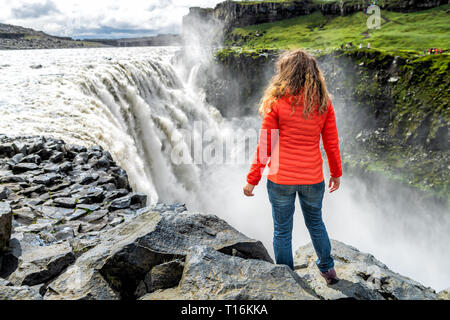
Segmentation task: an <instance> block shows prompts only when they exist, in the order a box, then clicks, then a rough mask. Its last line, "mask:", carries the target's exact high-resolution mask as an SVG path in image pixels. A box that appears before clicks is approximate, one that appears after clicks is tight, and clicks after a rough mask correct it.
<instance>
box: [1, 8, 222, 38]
mask: <svg viewBox="0 0 450 320" xmlns="http://www.w3.org/2000/svg"><path fill="white" fill-rule="evenodd" d="M219 2H221V0H0V23H6V24H13V25H19V26H23V27H27V28H32V29H35V30H40V31H44V32H46V33H49V34H51V35H55V36H66V37H73V38H75V39H89V38H125V37H126V38H128V37H141V36H151V35H157V34H162V33H179V32H180V31H181V21H182V18H183V16H184V15H186V14H187V13H188V12H189V7H196V6H197V7H214V6H215V5H216V4H217V3H219Z"/></svg>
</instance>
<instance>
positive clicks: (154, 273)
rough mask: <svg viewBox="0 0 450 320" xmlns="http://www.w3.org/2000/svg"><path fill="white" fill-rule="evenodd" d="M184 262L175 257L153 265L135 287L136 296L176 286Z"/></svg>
mask: <svg viewBox="0 0 450 320" xmlns="http://www.w3.org/2000/svg"><path fill="white" fill-rule="evenodd" d="M183 269H184V262H183V261H182V260H179V259H176V260H173V261H169V262H166V263H163V264H160V265H157V266H154V267H153V268H152V269H151V270H150V271H149V272H148V273H147V275H146V276H145V278H144V280H143V281H141V283H140V284H139V286H138V288H137V289H136V294H135V295H136V297H141V296H143V295H145V294H147V293H149V292H153V291H156V290H159V289H167V288H173V287H176V286H178V283H179V282H180V280H181V276H182V275H183Z"/></svg>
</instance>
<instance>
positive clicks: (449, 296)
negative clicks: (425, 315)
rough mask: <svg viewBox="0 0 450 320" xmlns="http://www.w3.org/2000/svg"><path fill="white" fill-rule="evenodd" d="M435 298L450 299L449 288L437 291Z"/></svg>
mask: <svg viewBox="0 0 450 320" xmlns="http://www.w3.org/2000/svg"><path fill="white" fill-rule="evenodd" d="M436 298H437V299H438V300H450V288H448V289H445V290H442V291H439V293H438V294H437V297H436Z"/></svg>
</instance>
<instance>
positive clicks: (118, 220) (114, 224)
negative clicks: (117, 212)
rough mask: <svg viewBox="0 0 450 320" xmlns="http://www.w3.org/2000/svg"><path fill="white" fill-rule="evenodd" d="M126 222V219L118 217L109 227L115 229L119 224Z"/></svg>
mask: <svg viewBox="0 0 450 320" xmlns="http://www.w3.org/2000/svg"><path fill="white" fill-rule="evenodd" d="M124 221H125V219H124V218H121V217H116V218H114V219H113V220H112V221H111V222H110V223H109V225H110V226H111V227H113V228H114V227H117V226H118V225H119V224H121V223H123V222H124Z"/></svg>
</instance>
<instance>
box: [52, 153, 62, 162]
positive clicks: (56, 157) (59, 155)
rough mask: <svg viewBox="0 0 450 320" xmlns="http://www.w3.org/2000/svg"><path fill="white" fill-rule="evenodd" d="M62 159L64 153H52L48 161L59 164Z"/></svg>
mask: <svg viewBox="0 0 450 320" xmlns="http://www.w3.org/2000/svg"><path fill="white" fill-rule="evenodd" d="M63 159H64V153H62V152H54V153H53V155H52V156H51V157H50V159H49V161H50V162H53V163H60V162H61V161H62V160H63Z"/></svg>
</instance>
